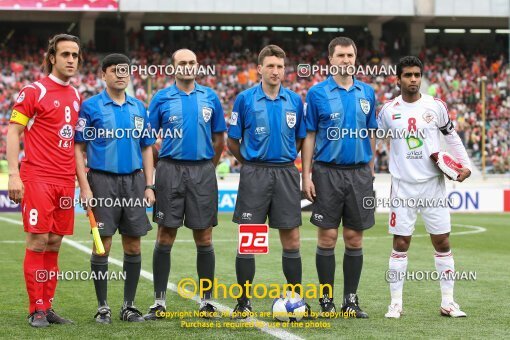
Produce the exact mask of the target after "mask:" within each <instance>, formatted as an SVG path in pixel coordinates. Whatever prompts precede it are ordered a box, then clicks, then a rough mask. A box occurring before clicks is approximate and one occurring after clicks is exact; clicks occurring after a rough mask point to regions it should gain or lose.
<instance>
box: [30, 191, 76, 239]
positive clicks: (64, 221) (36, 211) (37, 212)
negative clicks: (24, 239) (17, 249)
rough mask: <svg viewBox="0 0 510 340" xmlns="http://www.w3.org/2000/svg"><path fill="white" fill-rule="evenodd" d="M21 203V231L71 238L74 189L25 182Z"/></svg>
mask: <svg viewBox="0 0 510 340" xmlns="http://www.w3.org/2000/svg"><path fill="white" fill-rule="evenodd" d="M23 185H24V186H25V193H24V195H23V200H22V201H21V209H22V214H23V225H24V226H25V231H26V232H28V233H33V234H46V233H53V234H57V235H72V234H73V229H74V206H73V204H72V202H73V201H74V188H69V187H63V186H60V185H54V184H47V183H37V182H25V183H23Z"/></svg>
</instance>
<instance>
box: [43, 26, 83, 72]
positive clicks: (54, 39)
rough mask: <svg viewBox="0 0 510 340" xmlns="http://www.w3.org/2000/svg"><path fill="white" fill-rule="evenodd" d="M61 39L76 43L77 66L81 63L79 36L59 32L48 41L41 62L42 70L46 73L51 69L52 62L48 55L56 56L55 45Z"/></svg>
mask: <svg viewBox="0 0 510 340" xmlns="http://www.w3.org/2000/svg"><path fill="white" fill-rule="evenodd" d="M61 41H74V42H75V43H76V44H78V49H79V52H78V66H80V65H81V63H82V62H83V57H82V55H81V46H80V38H78V37H76V36H74V35H70V34H65V33H60V34H57V35H54V36H53V37H52V38H51V39H50V40H49V41H48V50H46V55H45V56H44V62H43V66H44V70H45V71H46V73H48V74H50V73H51V71H52V70H53V64H52V63H51V60H50V56H56V54H57V45H58V43H59V42H61Z"/></svg>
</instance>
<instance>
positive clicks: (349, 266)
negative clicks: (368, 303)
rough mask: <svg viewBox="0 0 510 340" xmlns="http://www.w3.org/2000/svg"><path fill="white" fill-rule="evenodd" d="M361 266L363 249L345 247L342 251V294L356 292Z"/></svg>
mask: <svg viewBox="0 0 510 340" xmlns="http://www.w3.org/2000/svg"><path fill="white" fill-rule="evenodd" d="M362 268H363V249H362V248H359V249H351V248H347V247H346V248H345V253H344V265H343V269H344V296H347V295H349V294H356V292H357V290H358V285H359V279H360V277H361V269H362Z"/></svg>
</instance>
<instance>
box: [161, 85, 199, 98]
mask: <svg viewBox="0 0 510 340" xmlns="http://www.w3.org/2000/svg"><path fill="white" fill-rule="evenodd" d="M197 91H198V92H202V93H205V88H204V87H203V86H202V85H200V84H198V83H197V82H195V88H194V89H193V91H191V92H190V94H192V93H195V92H197ZM181 93H182V94H185V93H184V92H183V91H181V90H179V88H178V87H177V84H176V83H174V84H173V85H172V86H170V87H169V88H168V95H169V96H175V95H178V94H181Z"/></svg>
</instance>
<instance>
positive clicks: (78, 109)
mask: <svg viewBox="0 0 510 340" xmlns="http://www.w3.org/2000/svg"><path fill="white" fill-rule="evenodd" d="M73 108H74V111H76V112H79V111H80V104H78V102H77V101H76V100H75V101H73Z"/></svg>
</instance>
